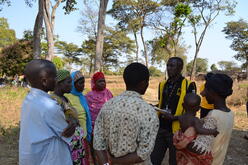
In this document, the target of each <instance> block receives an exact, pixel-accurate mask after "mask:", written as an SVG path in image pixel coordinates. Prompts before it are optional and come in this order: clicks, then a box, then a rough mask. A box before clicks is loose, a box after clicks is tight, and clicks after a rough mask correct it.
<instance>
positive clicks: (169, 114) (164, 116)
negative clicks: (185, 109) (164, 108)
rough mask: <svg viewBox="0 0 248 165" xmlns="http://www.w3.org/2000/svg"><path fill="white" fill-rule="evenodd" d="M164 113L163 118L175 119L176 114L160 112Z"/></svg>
mask: <svg viewBox="0 0 248 165" xmlns="http://www.w3.org/2000/svg"><path fill="white" fill-rule="evenodd" d="M160 113H161V114H162V118H164V119H166V120H174V118H175V117H174V116H173V115H172V114H171V113H169V112H160Z"/></svg>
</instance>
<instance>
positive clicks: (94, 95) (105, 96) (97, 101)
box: [85, 72, 113, 126]
mask: <svg viewBox="0 0 248 165" xmlns="http://www.w3.org/2000/svg"><path fill="white" fill-rule="evenodd" d="M103 78H104V74H103V73H102V72H97V73H95V74H94V75H93V76H92V78H91V89H92V91H90V92H89V93H87V95H85V97H86V99H87V102H88V105H89V108H90V114H91V119H92V125H93V126H94V123H95V120H96V118H97V116H98V113H99V112H100V109H101V108H102V106H103V104H104V103H105V102H107V101H108V100H109V99H111V98H112V97H113V95H112V93H111V92H110V91H109V90H108V89H107V88H105V89H103V90H101V91H99V90H96V81H97V80H99V79H103Z"/></svg>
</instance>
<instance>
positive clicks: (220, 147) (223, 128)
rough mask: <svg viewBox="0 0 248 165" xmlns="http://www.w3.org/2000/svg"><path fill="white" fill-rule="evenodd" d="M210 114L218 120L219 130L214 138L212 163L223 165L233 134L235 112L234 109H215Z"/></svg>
mask: <svg viewBox="0 0 248 165" xmlns="http://www.w3.org/2000/svg"><path fill="white" fill-rule="evenodd" d="M208 116H210V117H212V118H214V119H215V120H216V121H217V129H218V131H219V134H218V135H217V136H216V137H215V139H214V144H213V148H212V154H213V163H212V165H222V164H223V162H224V160H225V156H226V153H227V149H228V145H229V142H230V139H231V136H232V129H233V123H234V114H233V112H232V111H230V112H223V111H220V110H217V109H213V110H211V111H210V112H209V114H208Z"/></svg>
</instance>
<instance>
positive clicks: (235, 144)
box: [0, 76, 248, 165]
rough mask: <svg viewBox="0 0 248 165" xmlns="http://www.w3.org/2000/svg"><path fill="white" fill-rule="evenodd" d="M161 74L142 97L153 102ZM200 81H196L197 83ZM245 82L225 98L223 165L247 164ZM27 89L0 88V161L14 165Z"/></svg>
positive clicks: (116, 79) (113, 86)
mask: <svg viewBox="0 0 248 165" xmlns="http://www.w3.org/2000/svg"><path fill="white" fill-rule="evenodd" d="M106 79H107V88H109V89H110V90H111V91H112V93H113V95H115V96H116V95H118V94H120V93H121V92H123V91H124V90H125V85H124V83H123V79H122V77H121V76H107V77H106ZM162 79H163V78H162V77H159V78H151V80H150V85H149V88H148V90H147V92H146V94H145V95H144V99H145V100H147V101H148V102H150V103H153V104H156V103H157V90H158V89H157V88H158V83H159V82H160V81H161V80H162ZM199 85H200V83H197V86H199ZM247 87H248V82H242V83H239V84H237V83H235V85H234V93H233V95H232V96H231V97H230V98H229V99H228V104H229V105H230V107H231V109H232V110H233V111H234V113H235V126H234V131H233V136H232V139H231V143H230V147H229V150H228V154H227V159H226V162H225V165H245V164H248V153H247V148H248V141H246V140H244V138H243V136H244V134H245V133H247V128H248V118H247V115H246V110H245V106H244V101H245V98H246V89H247ZM89 90H90V79H89V78H87V79H86V89H85V92H87V91H89ZM27 92H28V90H27V89H23V88H13V87H12V88H11V87H5V88H0V98H1V99H0V164H1V165H2V164H3V165H16V164H18V136H19V124H18V123H19V118H20V109H21V103H22V101H23V99H24V97H25V95H26V93H27Z"/></svg>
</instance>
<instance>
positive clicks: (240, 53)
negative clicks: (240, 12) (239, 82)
mask: <svg viewBox="0 0 248 165" xmlns="http://www.w3.org/2000/svg"><path fill="white" fill-rule="evenodd" d="M223 32H224V33H225V34H226V38H228V39H231V40H232V44H231V46H230V47H231V48H232V49H233V50H234V51H236V52H237V54H236V55H235V56H234V57H235V58H236V59H237V60H239V61H242V62H243V66H246V79H248V22H247V21H245V20H242V19H241V20H239V21H231V22H228V23H227V24H226V27H224V29H223Z"/></svg>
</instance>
